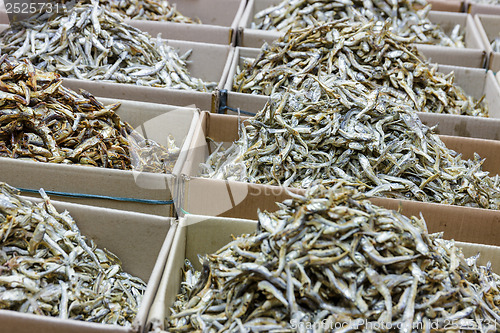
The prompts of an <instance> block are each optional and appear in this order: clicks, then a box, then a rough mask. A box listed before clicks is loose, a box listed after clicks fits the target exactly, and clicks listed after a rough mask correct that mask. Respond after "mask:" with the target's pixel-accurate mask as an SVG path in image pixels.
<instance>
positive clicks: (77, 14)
mask: <svg viewBox="0 0 500 333" xmlns="http://www.w3.org/2000/svg"><path fill="white" fill-rule="evenodd" d="M46 16H47V14H46V13H44V14H39V15H35V16H33V17H31V18H30V19H29V20H26V21H21V22H17V23H15V24H13V25H12V26H11V27H10V28H9V29H7V30H5V31H3V32H2V33H1V34H0V50H1V52H2V53H3V54H9V55H12V56H14V57H16V58H28V59H30V60H31V62H33V64H34V65H35V66H36V67H37V68H39V69H44V70H47V71H51V72H57V73H59V74H61V75H63V76H65V77H71V78H78V79H88V80H94V81H112V82H120V83H131V84H137V85H142V86H153V87H166V88H172V89H185V90H198V91H209V90H211V89H213V88H214V87H215V83H207V82H204V81H203V80H201V79H198V78H192V77H191V76H190V75H189V73H188V70H187V68H186V62H185V59H186V58H187V57H188V56H189V54H190V53H189V52H188V53H186V54H185V55H183V56H179V55H178V54H177V51H176V50H175V49H174V48H172V47H170V46H168V45H166V43H165V41H163V40H162V39H160V38H157V39H154V38H152V37H151V36H150V35H149V34H147V33H145V32H142V31H140V30H138V29H136V28H134V27H132V26H130V25H128V24H126V23H124V21H123V17H122V16H121V15H119V14H116V13H112V12H110V11H108V10H107V9H105V8H104V7H102V6H99V5H98V4H97V3H96V2H95V3H93V4H92V5H80V4H78V5H76V6H75V7H73V8H72V9H71V10H69V11H67V12H65V13H64V14H61V15H58V16H55V17H53V18H51V19H47V17H46Z"/></svg>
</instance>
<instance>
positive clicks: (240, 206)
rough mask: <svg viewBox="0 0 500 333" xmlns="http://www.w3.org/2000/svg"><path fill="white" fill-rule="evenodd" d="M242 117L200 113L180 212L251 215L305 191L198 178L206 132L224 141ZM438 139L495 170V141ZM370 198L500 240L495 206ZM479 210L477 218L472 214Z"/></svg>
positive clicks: (499, 170)
mask: <svg viewBox="0 0 500 333" xmlns="http://www.w3.org/2000/svg"><path fill="white" fill-rule="evenodd" d="M242 119H243V118H240V119H238V117H237V116H228V115H218V114H211V113H208V112H203V113H202V116H201V118H200V123H199V124H200V127H198V128H197V129H196V131H195V134H194V135H193V140H192V142H191V148H190V149H189V154H188V156H187V158H186V162H185V164H184V167H183V168H182V172H181V173H182V175H181V177H182V179H181V181H182V184H183V186H182V189H183V191H182V193H181V195H180V197H179V205H181V209H180V211H181V212H182V213H184V214H197V215H209V216H223V217H231V218H246V219H256V218H257V209H261V210H268V211H274V210H276V209H277V206H276V205H275V202H281V201H283V200H284V199H287V198H289V197H290V193H289V192H293V193H304V190H298V189H292V188H284V187H279V186H273V185H262V184H250V183H244V182H239V181H227V180H217V179H207V178H201V177H197V175H198V173H199V165H200V163H204V162H205V161H206V159H207V157H208V155H209V153H210V152H211V151H212V150H211V147H210V146H209V144H208V143H207V139H206V138H207V137H210V138H211V139H212V140H214V141H215V142H224V143H225V145H226V146H229V145H230V144H231V143H232V142H233V141H235V140H237V139H238V138H239V133H238V123H239V121H241V120H242ZM441 139H442V140H443V142H444V143H445V144H446V145H447V147H449V148H451V149H453V150H455V151H457V152H459V153H462V156H463V158H472V157H473V155H474V152H477V153H478V154H479V155H480V156H481V157H483V158H486V161H485V162H484V164H483V170H485V171H489V172H490V173H491V175H495V174H500V154H498V152H499V151H500V141H493V140H482V139H472V138H463V137H455V136H441ZM371 200H372V201H373V202H375V203H376V204H379V205H381V206H384V207H386V208H390V209H398V207H399V206H400V207H401V209H402V213H403V214H405V215H407V214H409V215H418V214H419V212H423V213H424V216H426V214H425V213H426V212H429V213H427V215H429V216H433V219H434V221H435V223H438V222H439V223H440V224H442V225H443V227H444V226H446V225H447V223H450V221H462V223H464V225H465V224H467V223H470V222H469V221H474V223H476V224H475V226H476V227H477V228H478V230H477V232H479V231H480V230H479V229H484V228H487V229H488V230H489V233H490V234H491V237H492V238H491V239H492V240H494V239H500V229H498V228H497V227H498V225H496V224H494V222H495V221H496V222H500V211H496V210H486V209H479V208H470V207H461V206H452V205H445V204H435V203H423V202H417V201H409V200H397V199H388V198H373V199H371ZM478 214H480V215H481V218H478V217H477V216H478ZM491 226H494V227H491ZM464 227H465V226H464ZM450 237H454V236H450ZM469 239H470V241H471V242H478V239H477V237H476V236H474V232H473V231H471V232H470V238H469ZM481 242H483V243H490V242H486V241H481ZM499 245H500V244H499Z"/></svg>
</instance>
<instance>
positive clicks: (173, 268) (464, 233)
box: [146, 214, 500, 329]
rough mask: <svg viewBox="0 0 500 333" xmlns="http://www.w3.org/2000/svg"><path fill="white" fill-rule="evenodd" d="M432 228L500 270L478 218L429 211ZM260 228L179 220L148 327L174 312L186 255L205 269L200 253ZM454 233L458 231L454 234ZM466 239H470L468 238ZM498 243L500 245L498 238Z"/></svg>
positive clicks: (248, 223)
mask: <svg viewBox="0 0 500 333" xmlns="http://www.w3.org/2000/svg"><path fill="white" fill-rule="evenodd" d="M424 218H425V220H426V222H427V226H428V229H429V232H437V231H444V238H445V239H452V238H454V239H455V240H462V242H460V241H457V242H455V244H456V246H457V247H461V248H462V249H463V253H464V255H465V256H466V257H470V256H473V255H476V254H477V253H478V252H480V253H481V256H480V257H479V259H478V264H479V265H486V264H487V263H488V262H491V264H492V269H493V271H495V272H497V273H498V272H500V247H497V246H491V245H484V243H479V244H476V243H473V242H472V241H470V237H469V231H470V230H472V229H474V225H475V224H474V223H472V222H476V220H469V221H467V222H468V227H467V228H461V229H460V230H456V229H457V228H460V227H462V226H463V225H464V224H463V223H460V222H459V223H457V221H454V220H450V223H449V224H448V225H447V226H445V227H444V228H443V226H442V225H436V224H435V223H434V221H433V218H432V217H431V216H428V215H425V214H424ZM256 228H257V221H252V220H240V219H231V218H220V217H219V218H217V217H208V216H199V215H186V216H185V217H184V218H182V219H181V220H180V222H179V225H178V227H177V230H176V233H175V237H174V240H173V243H172V248H171V251H170V253H169V256H168V259H167V264H166V266H165V271H164V273H163V277H162V280H161V282H160V286H159V287H158V293H157V296H156V298H155V300H154V303H153V305H152V307H151V311H150V314H149V317H148V324H147V326H146V328H147V329H150V328H151V327H152V326H158V325H160V326H163V320H164V318H165V317H167V316H169V315H170V307H171V306H172V304H173V303H174V301H175V299H176V295H177V294H178V293H179V292H180V285H181V281H182V273H181V269H182V268H183V267H184V261H185V259H188V260H190V261H191V263H192V264H193V266H194V268H195V269H197V270H201V268H202V267H201V264H200V263H199V261H198V255H204V254H210V253H213V252H215V251H217V250H218V249H219V248H221V247H223V246H224V245H225V244H227V243H229V242H230V241H231V240H233V236H239V235H242V234H248V233H252V232H254V231H255V230H256ZM451 235H455V237H452V236H451ZM482 236H484V237H485V238H484V239H485V240H487V239H490V238H491V237H490V235H489V234H488V232H487V230H483V232H482ZM464 241H466V242H464ZM495 245H500V243H499V242H498V239H497V242H496V243H495Z"/></svg>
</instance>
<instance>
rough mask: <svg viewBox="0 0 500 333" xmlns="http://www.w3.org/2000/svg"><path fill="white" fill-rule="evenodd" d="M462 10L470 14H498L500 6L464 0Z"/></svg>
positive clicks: (499, 13)
mask: <svg viewBox="0 0 500 333" xmlns="http://www.w3.org/2000/svg"><path fill="white" fill-rule="evenodd" d="M464 11H465V12H466V13H469V14H471V15H477V14H491V15H500V6H499V5H487V4H482V3H476V2H474V1H469V0H464Z"/></svg>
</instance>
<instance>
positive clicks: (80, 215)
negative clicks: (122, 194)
mask: <svg viewBox="0 0 500 333" xmlns="http://www.w3.org/2000/svg"><path fill="white" fill-rule="evenodd" d="M33 201H40V199H33ZM52 203H53V204H54V206H55V207H56V209H57V210H58V211H59V212H62V211H64V210H67V211H68V212H69V213H70V215H71V216H72V217H73V218H74V220H75V221H76V224H77V225H78V227H79V229H80V230H81V233H82V235H84V236H86V237H87V238H88V239H89V240H90V239H92V240H94V242H95V243H96V245H97V247H99V248H101V249H102V248H106V249H108V250H110V251H111V252H113V253H114V254H116V255H117V256H118V257H119V258H120V260H121V261H122V264H123V269H124V271H126V272H127V273H130V274H132V275H135V276H138V277H140V278H141V279H143V280H144V281H145V282H146V283H147V289H146V292H145V294H144V296H143V299H142V302H141V305H140V307H139V311H138V314H137V316H136V318H135V320H134V323H133V325H132V326H131V327H122V326H118V325H105V324H97V323H90V322H83V321H78V320H72V319H59V318H54V317H44V316H38V315H33V314H25V313H19V312H15V311H10V310H0V322H1V323H2V324H1V328H0V331H2V332H16V333H31V332H37V333H59V332H61V333H62V332H76V333H98V332H99V333H101V332H113V333H132V332H134V333H138V332H142V330H143V329H144V327H145V323H146V319H147V315H148V313H149V309H150V307H151V304H152V303H153V299H154V297H155V295H156V291H157V288H158V285H159V283H160V280H161V276H162V274H163V271H164V268H165V264H166V260H167V257H168V254H169V251H170V248H171V245H172V241H173V238H174V234H175V228H176V226H177V224H176V223H174V222H175V220H174V219H172V218H165V217H160V216H154V215H146V214H139V213H133V212H124V211H119V210H113V209H105V208H98V207H90V206H83V205H76V204H70V203H63V202H57V201H53V202H52ZM132 235H133V236H132ZM132 244H133V246H131V245H132Z"/></svg>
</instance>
